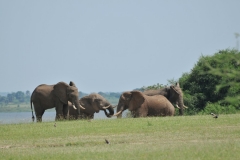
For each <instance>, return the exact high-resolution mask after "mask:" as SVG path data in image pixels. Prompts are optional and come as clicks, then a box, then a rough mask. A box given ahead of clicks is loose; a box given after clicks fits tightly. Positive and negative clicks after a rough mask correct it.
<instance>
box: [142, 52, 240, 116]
mask: <svg viewBox="0 0 240 160" xmlns="http://www.w3.org/2000/svg"><path fill="white" fill-rule="evenodd" d="M239 75H240V52H238V51H236V50H221V51H219V52H217V53H215V54H214V55H213V56H201V57H200V58H199V60H198V62H197V63H196V64H195V66H194V67H193V69H192V70H191V72H190V73H183V75H182V77H180V78H179V80H178V81H179V83H180V86H181V88H182V90H183V92H184V104H185V105H186V106H188V109H186V110H185V114H186V115H195V114H209V113H211V112H215V113H221V114H229V113H237V112H240V83H239V82H240V76H239ZM175 82H177V81H176V80H174V79H172V80H169V84H174V83H175ZM162 87H165V86H163V85H159V84H157V85H153V86H148V87H142V88H141V89H142V90H145V89H159V88H162Z"/></svg>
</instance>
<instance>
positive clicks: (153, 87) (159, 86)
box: [138, 83, 165, 91]
mask: <svg viewBox="0 0 240 160" xmlns="http://www.w3.org/2000/svg"><path fill="white" fill-rule="evenodd" d="M164 87H165V86H164V85H163V84H159V83H157V84H154V85H152V86H147V87H145V86H143V87H142V88H140V89H138V90H140V91H145V90H150V89H154V90H155V89H161V88H164Z"/></svg>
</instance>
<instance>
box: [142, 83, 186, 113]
mask: <svg viewBox="0 0 240 160" xmlns="http://www.w3.org/2000/svg"><path fill="white" fill-rule="evenodd" d="M143 93H144V94H146V95H148V96H154V95H163V96H165V97H166V98H167V99H168V100H169V101H170V102H171V103H172V104H176V107H177V108H179V114H180V115H183V114H184V108H187V107H186V106H185V105H184V103H183V93H182V89H181V88H180V85H179V83H176V84H175V85H171V86H170V87H165V88H161V89H158V90H147V91H144V92H143Z"/></svg>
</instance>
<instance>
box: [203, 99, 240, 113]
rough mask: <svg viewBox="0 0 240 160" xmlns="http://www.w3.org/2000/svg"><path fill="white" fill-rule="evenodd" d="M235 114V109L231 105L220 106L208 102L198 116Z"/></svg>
mask: <svg viewBox="0 0 240 160" xmlns="http://www.w3.org/2000/svg"><path fill="white" fill-rule="evenodd" d="M237 112H238V111H237V109H236V108H235V107H234V106H232V105H227V106H222V105H221V104H219V103H211V102H208V103H207V105H206V107H205V108H204V110H203V111H201V112H200V114H210V113H215V114H236V113H237Z"/></svg>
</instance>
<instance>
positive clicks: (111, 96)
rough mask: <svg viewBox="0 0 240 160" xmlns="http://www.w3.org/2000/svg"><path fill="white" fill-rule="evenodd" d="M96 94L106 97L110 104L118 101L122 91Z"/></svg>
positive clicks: (115, 103)
mask: <svg viewBox="0 0 240 160" xmlns="http://www.w3.org/2000/svg"><path fill="white" fill-rule="evenodd" d="M98 94H100V95H101V96H103V97H104V98H106V100H108V102H109V103H111V104H112V105H117V104H118V101H119V97H120V95H121V94H122V93H120V92H98Z"/></svg>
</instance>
